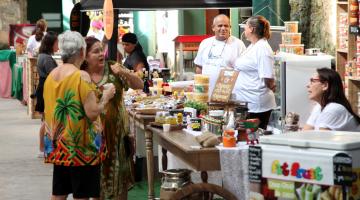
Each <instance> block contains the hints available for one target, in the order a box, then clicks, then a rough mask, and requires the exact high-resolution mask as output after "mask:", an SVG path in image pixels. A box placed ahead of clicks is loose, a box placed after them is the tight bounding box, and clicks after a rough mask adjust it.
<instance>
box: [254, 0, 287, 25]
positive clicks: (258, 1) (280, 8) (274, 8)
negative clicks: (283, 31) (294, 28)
mask: <svg viewBox="0 0 360 200" xmlns="http://www.w3.org/2000/svg"><path fill="white" fill-rule="evenodd" d="M252 4H253V15H262V16H264V17H265V18H266V19H268V20H269V22H270V24H271V25H272V26H283V25H284V23H282V21H281V19H282V20H284V21H288V20H289V19H290V5H289V0H252ZM280 18H281V19H280Z"/></svg>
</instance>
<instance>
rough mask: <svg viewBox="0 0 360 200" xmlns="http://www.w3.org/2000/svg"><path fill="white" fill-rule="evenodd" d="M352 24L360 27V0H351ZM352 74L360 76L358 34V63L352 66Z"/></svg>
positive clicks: (359, 43) (357, 42)
mask: <svg viewBox="0 0 360 200" xmlns="http://www.w3.org/2000/svg"><path fill="white" fill-rule="evenodd" d="M349 24H350V25H352V26H358V27H360V23H359V2H358V1H356V0H353V1H351V5H350V23H349ZM358 29H359V28H358ZM351 72H352V73H351V74H350V75H351V76H355V77H360V36H356V64H355V65H353V67H352V68H351Z"/></svg>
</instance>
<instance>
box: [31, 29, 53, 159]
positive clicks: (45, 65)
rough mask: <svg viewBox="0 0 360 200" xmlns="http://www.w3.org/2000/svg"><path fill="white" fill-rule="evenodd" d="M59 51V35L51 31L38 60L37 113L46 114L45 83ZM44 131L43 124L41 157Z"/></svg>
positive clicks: (41, 130)
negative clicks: (54, 55)
mask: <svg viewBox="0 0 360 200" xmlns="http://www.w3.org/2000/svg"><path fill="white" fill-rule="evenodd" d="M56 51H58V40H57V34H56V33H55V32H53V31H49V32H48V33H47V34H46V35H45V36H44V39H43V40H42V41H41V45H40V49H39V56H38V59H37V72H38V74H39V84H38V87H37V88H36V92H35V96H36V106H35V111H37V112H39V113H41V114H43V113H44V98H43V91H44V83H45V80H46V77H47V76H48V75H49V73H50V72H51V71H52V70H53V69H54V68H55V67H56V66H57V64H56V61H55V60H54V58H53V57H52V55H53V54H54V52H56ZM43 120H44V116H42V121H43ZM44 131H45V126H44V123H42V124H41V128H40V132H39V135H40V153H39V157H43V156H44V153H43V152H44Z"/></svg>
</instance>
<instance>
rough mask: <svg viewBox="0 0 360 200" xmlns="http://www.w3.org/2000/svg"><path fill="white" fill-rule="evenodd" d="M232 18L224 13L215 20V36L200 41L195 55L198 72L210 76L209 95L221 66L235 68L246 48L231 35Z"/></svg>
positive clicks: (213, 27) (213, 28)
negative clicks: (237, 60) (236, 61)
mask: <svg viewBox="0 0 360 200" xmlns="http://www.w3.org/2000/svg"><path fill="white" fill-rule="evenodd" d="M230 29H231V25H230V19H229V17H227V16H226V15H224V14H220V15H217V16H216V17H215V18H214V20H213V25H212V30H213V31H214V34H215V36H213V37H210V38H207V39H205V40H203V41H202V42H201V43H200V46H199V51H198V53H197V55H196V57H195V60H194V63H195V65H196V73H197V74H204V75H208V76H209V82H210V85H209V95H211V94H212V91H213V89H214V86H215V83H216V80H217V78H218V76H219V73H220V69H221V67H230V68H234V65H235V60H236V58H237V57H239V56H240V55H241V53H242V52H243V51H244V50H245V49H246V47H245V45H244V43H243V42H242V41H241V40H239V39H238V38H236V37H234V36H231V35H230Z"/></svg>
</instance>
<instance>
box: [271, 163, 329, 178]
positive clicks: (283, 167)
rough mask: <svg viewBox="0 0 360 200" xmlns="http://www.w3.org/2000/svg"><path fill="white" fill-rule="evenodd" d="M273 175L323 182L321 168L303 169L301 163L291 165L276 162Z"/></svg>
mask: <svg viewBox="0 0 360 200" xmlns="http://www.w3.org/2000/svg"><path fill="white" fill-rule="evenodd" d="M271 173H272V174H276V175H279V176H292V177H295V178H297V179H308V180H316V181H321V180H322V179H323V174H322V169H321V168H320V167H318V166H317V167H314V168H308V169H306V168H302V167H301V165H300V163H299V162H294V163H292V164H291V165H289V164H288V163H287V162H284V163H280V161H279V160H274V161H273V162H272V165H271Z"/></svg>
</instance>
